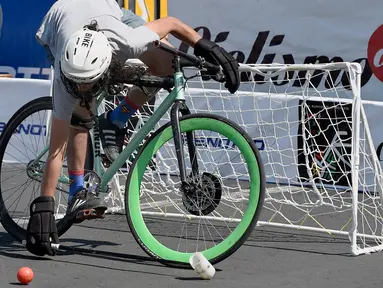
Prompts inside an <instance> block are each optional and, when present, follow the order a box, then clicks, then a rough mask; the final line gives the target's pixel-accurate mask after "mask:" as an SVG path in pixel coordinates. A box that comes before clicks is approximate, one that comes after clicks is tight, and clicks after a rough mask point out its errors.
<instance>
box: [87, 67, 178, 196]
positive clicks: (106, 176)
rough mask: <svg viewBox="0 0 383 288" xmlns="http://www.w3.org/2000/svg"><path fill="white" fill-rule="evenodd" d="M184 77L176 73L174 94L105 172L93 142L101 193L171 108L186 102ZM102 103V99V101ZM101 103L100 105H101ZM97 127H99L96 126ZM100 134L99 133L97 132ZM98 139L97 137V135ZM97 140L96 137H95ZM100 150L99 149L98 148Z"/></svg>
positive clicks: (156, 111)
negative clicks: (180, 102)
mask: <svg viewBox="0 0 383 288" xmlns="http://www.w3.org/2000/svg"><path fill="white" fill-rule="evenodd" d="M184 82H185V81H184V75H183V73H182V72H175V73H174V89H173V90H172V92H171V93H170V94H169V95H168V96H166V98H165V99H164V101H163V102H162V103H161V104H160V105H159V106H158V108H157V109H156V110H155V111H154V112H153V114H152V115H151V116H150V118H149V119H148V121H147V122H146V123H145V124H144V125H143V126H142V127H141V129H140V130H139V131H138V132H137V134H136V135H135V136H134V137H133V138H132V139H131V140H130V142H129V143H128V144H127V146H126V147H125V148H124V149H123V151H122V152H121V153H120V155H119V156H118V158H117V159H116V160H115V161H113V163H112V164H111V165H110V166H109V167H108V168H107V169H106V170H105V171H104V172H103V171H102V169H101V159H100V157H101V155H100V153H99V150H98V151H97V147H95V145H94V144H95V143H96V141H93V149H94V150H93V151H94V163H95V164H96V165H95V171H96V172H97V173H98V174H99V175H100V177H101V187H100V192H101V193H106V192H107V184H108V182H109V181H110V180H111V179H112V178H113V176H114V175H115V174H116V173H117V171H118V169H120V167H121V166H122V165H123V164H124V163H125V162H126V160H127V159H128V158H129V157H130V155H132V154H133V152H134V151H135V150H136V149H137V148H138V146H139V145H140V144H141V142H142V141H143V140H144V139H145V137H146V136H147V135H148V134H149V133H150V132H151V130H152V129H153V127H154V126H155V125H156V124H157V123H158V122H159V121H160V120H161V118H162V116H164V115H165V113H166V112H167V111H168V110H169V108H170V107H171V106H172V105H173V103H174V102H175V101H177V100H181V101H184V100H185V91H184ZM101 101H102V99H101ZM101 101H99V103H98V104H100V103H101ZM96 126H97V125H96ZM97 132H98V131H97ZM95 136H96V138H97V135H95ZM93 138H95V137H93ZM98 149H99V147H98Z"/></svg>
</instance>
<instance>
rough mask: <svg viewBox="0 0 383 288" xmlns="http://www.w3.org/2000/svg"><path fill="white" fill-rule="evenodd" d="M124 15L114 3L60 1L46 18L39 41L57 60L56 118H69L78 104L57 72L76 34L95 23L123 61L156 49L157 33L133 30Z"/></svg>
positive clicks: (54, 88) (54, 97) (39, 32)
mask: <svg viewBox="0 0 383 288" xmlns="http://www.w3.org/2000/svg"><path fill="white" fill-rule="evenodd" d="M122 15H123V13H122V11H121V8H120V6H119V5H118V4H117V2H116V1H115V0H59V1H57V2H56V3H55V4H54V5H53V6H52V7H51V9H50V10H49V11H48V13H47V14H46V15H45V17H44V19H43V21H42V24H41V26H40V28H39V30H38V31H37V33H36V38H37V40H38V42H39V43H40V44H41V45H43V46H48V47H49V50H50V52H51V53H52V56H53V58H54V67H55V73H54V79H53V95H52V96H53V115H55V116H56V117H57V118H59V119H70V117H71V115H72V112H73V111H74V109H75V107H76V105H77V103H78V100H77V99H75V98H73V97H72V96H71V95H70V94H69V93H67V91H66V90H65V87H64V84H63V83H62V82H61V79H60V73H59V72H58V71H56V70H57V69H58V67H59V61H60V58H61V54H62V51H63V49H64V48H65V46H66V43H67V41H68V40H69V38H70V37H71V35H72V34H73V33H74V32H76V31H77V30H79V29H81V28H82V27H84V25H87V24H90V23H91V21H92V20H96V21H97V22H98V25H99V28H100V30H102V31H103V32H104V34H105V35H106V37H107V38H108V39H109V42H110V44H111V46H112V48H113V52H114V54H115V57H117V58H118V60H120V61H122V62H125V61H126V60H128V59H130V58H139V56H140V55H141V54H142V53H144V52H145V51H147V50H148V49H150V48H151V47H153V46H152V42H153V41H155V40H159V39H160V38H159V36H158V34H157V33H154V32H153V31H151V30H150V29H148V28H146V27H145V26H139V27H137V28H132V27H129V26H128V25H125V24H124V23H123V22H121V18H122Z"/></svg>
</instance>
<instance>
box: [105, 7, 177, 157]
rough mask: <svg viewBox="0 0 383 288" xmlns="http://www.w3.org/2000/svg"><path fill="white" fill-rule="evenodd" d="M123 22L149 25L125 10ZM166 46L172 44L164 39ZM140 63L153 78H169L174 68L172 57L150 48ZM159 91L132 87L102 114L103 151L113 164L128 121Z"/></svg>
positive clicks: (130, 24)
mask: <svg viewBox="0 0 383 288" xmlns="http://www.w3.org/2000/svg"><path fill="white" fill-rule="evenodd" d="M123 12H124V16H123V18H122V21H123V23H124V24H125V25H129V26H131V27H133V28H136V27H138V26H141V25H143V24H145V23H146V22H145V21H144V20H143V19H142V18H141V17H139V16H137V15H135V14H134V13H132V12H131V11H129V10H125V9H123ZM163 41H164V42H166V44H168V45H170V43H169V42H167V41H166V40H163ZM140 60H141V61H142V62H143V63H144V64H145V65H147V66H148V72H149V73H151V74H153V75H158V76H166V75H171V74H172V73H173V70H172V67H171V61H172V57H171V55H170V54H168V53H166V52H164V51H162V50H159V49H151V50H150V51H147V52H145V53H144V54H143V55H141V57H140ZM158 90H159V89H155V88H147V87H145V88H144V91H142V90H141V88H139V87H132V88H131V89H130V90H129V92H128V95H127V96H126V97H125V98H124V99H123V100H122V101H121V102H120V103H119V105H118V107H116V108H115V109H114V110H113V111H109V112H107V113H104V114H102V115H100V118H99V123H100V138H101V141H102V145H103V148H104V152H105V154H106V156H107V157H108V159H109V160H110V161H114V160H115V159H116V158H117V157H118V155H119V154H120V152H121V150H122V145H123V142H124V136H125V133H126V129H124V127H125V125H126V123H127V121H128V120H129V119H130V118H131V117H132V116H133V115H134V114H135V113H136V112H137V110H139V109H140V108H141V107H142V106H143V105H144V104H145V103H147V102H148V101H149V100H150V99H151V98H155V95H156V94H157V92H158Z"/></svg>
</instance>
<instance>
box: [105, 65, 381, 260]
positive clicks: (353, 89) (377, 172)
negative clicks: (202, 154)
mask: <svg viewBox="0 0 383 288" xmlns="http://www.w3.org/2000/svg"><path fill="white" fill-rule="evenodd" d="M240 71H241V86H240V88H239V90H238V92H237V93H236V94H235V95H231V94H230V93H228V92H227V90H226V89H225V88H224V87H223V85H222V84H218V83H217V82H215V81H210V80H209V78H208V77H207V76H205V75H200V74H199V75H198V76H197V77H195V78H191V79H190V80H188V81H187V85H186V93H185V95H186V102H187V105H188V107H189V108H190V110H191V112H192V113H196V112H205V113H213V114H218V115H221V116H224V117H227V118H229V119H231V120H233V121H234V122H236V123H237V124H239V125H240V126H241V127H242V128H244V129H245V131H246V132H247V133H249V135H250V136H251V138H252V139H253V141H254V143H255V144H256V146H257V147H258V149H259V151H260V154H261V156H262V160H263V164H264V170H265V174H266V181H267V189H266V199H265V203H264V207H263V210H262V213H261V219H260V221H259V223H258V224H259V225H273V226H279V227H287V228H297V229H308V230H312V231H321V232H325V233H328V234H331V235H336V234H344V235H346V236H348V237H349V239H350V243H351V252H352V253H353V254H354V255H358V254H361V253H368V252H373V251H378V250H381V249H383V243H382V240H383V234H382V233H383V231H382V228H383V218H382V216H383V211H382V207H381V203H382V201H381V200H382V199H381V197H382V193H381V192H382V185H383V182H382V171H381V167H380V163H379V160H378V158H377V155H376V152H375V149H374V143H373V139H372V138H371V134H370V131H369V126H368V121H367V118H366V114H365V112H364V107H363V104H362V101H361V97H360V94H361V91H360V90H361V78H360V77H361V67H360V65H359V64H358V63H327V64H293V65H282V64H270V65H262V64H260V65H257V64H254V65H241V67H240ZM196 73H197V71H196V70H193V69H190V70H188V72H187V75H188V76H191V75H195V74H196ZM166 95H167V93H166V92H165V91H161V92H160V93H159V95H158V97H157V98H156V100H155V102H151V103H150V105H147V106H145V107H144V109H141V110H140V112H139V113H138V114H137V115H136V116H135V117H134V118H133V119H132V121H131V122H130V124H129V125H130V126H129V125H128V131H129V133H128V134H129V135H128V137H127V138H129V137H132V136H134V133H135V131H137V129H139V127H140V125H142V124H144V123H145V119H147V117H150V114H151V113H152V111H153V109H154V110H155V108H156V107H157V105H158V104H160V103H161V101H162V100H163V98H164V97H165V96H166ZM115 100H116V99H114V100H111V102H110V103H109V104H111V105H112V106H113V105H115V103H118V101H117V102H116V101H115ZM112 102H115V103H112ZM107 105H108V104H106V106H107ZM169 120H170V115H169V114H166V115H165V117H164V118H163V119H162V121H161V122H160V123H159V125H158V126H156V127H155V128H154V129H157V128H159V127H160V125H162V124H164V123H166V122H167V121H169ZM128 141H129V139H127V142H128ZM210 144H211V145H212V146H214V145H215V147H214V148H215V149H221V150H222V149H225V147H223V146H224V145H223V144H222V141H221V142H220V144H218V145H217V142H214V141H212V142H210ZM229 153H230V151H229V150H227V154H228V156H227V157H223V158H221V159H220V160H219V161H221V162H224V164H227V165H224V166H225V167H227V169H220V170H219V172H220V173H221V177H223V178H225V179H232V180H233V181H237V182H238V181H241V182H246V181H247V180H248V177H247V174H246V171H242V170H243V169H245V168H246V167H245V168H244V167H243V166H241V167H239V166H238V168H237V165H236V164H235V163H234V162H235V160H233V159H232V158H231V156H230V155H229ZM156 157H157V158H158V159H161V161H160V162H161V163H162V164H161V165H158V166H157V167H156V169H157V170H156V171H157V173H159V174H161V175H165V176H166V175H167V177H165V178H166V179H167V180H166V181H165V182H166V185H165V184H163V185H165V186H166V187H168V189H165V190H166V191H167V190H169V187H175V186H176V182H177V181H179V180H176V179H175V178H173V176H174V175H172V169H169V167H176V166H172V165H177V159H176V158H175V153H174V151H173V152H172V151H163V152H159V153H158V154H157V155H156ZM132 158H133V157H132ZM131 160H132V159H131ZM205 163H206V165H212V162H211V161H209V160H208V159H206V161H205ZM215 164H218V163H215ZM128 166H129V163H127V167H128ZM209 169H210V168H209ZM126 172H127V169H125V170H124V169H121V170H120V174H118V175H116V176H115V181H112V183H111V187H112V190H111V192H110V193H109V194H108V195H107V197H106V199H107V200H108V203H109V205H110V209H109V212H112V213H114V212H122V211H123V210H124V207H123V203H124V202H123V199H124V196H123V194H124V184H125V180H126V175H127V174H126ZM153 179H154V178H153ZM153 181H154V180H153ZM165 182H161V183H165ZM153 185H154V184H153V183H152V185H151V186H150V185H149V186H147V187H146V188H145V187H143V191H142V193H144V194H145V193H147V194H150V198H151V200H152V202H151V203H153V202H155V199H156V195H159V194H160V193H166V192H159V190H157V189H155V188H153ZM246 187H247V186H246V185H242V184H241V185H237V186H235V189H233V187H229V185H228V186H227V187H224V188H225V189H223V190H225V191H223V196H222V197H223V198H224V199H225V201H227V202H228V203H229V202H230V203H234V202H235V203H239V202H246V201H247V199H248V198H247V196H248V190H247V188H246ZM169 203H172V205H174V207H175V209H174V211H176V212H174V213H168V214H166V212H164V210H163V209H159V211H157V212H158V213H160V212H162V213H164V215H165V214H166V215H167V216H169V215H170V214H171V216H174V217H176V216H177V215H178V214H179V215H180V216H182V213H184V212H181V210H180V209H178V208H177V205H179V204H177V203H176V202H175V201H172V200H171V199H169ZM143 205H145V203H143ZM147 205H148V207H151V208H153V207H154V206H156V205H157V204H156V205H154V204H147ZM157 206H158V205H157ZM231 207H239V206H238V205H237V204H236V205H234V206H233V205H232V206H231ZM153 209H154V208H153ZM153 209H152V210H148V213H154V212H153V211H154V210H153ZM235 209H237V208H235ZM237 210H238V212H239V214H236V215H237V216H235V217H234V218H235V219H232V220H233V221H238V220H239V219H240V218H241V213H243V211H241V209H239V208H238V209H237ZM177 211H179V212H177ZM157 212H156V213H157ZM177 213H178V214H177ZM211 217H216V218H217V219H219V218H220V216H219V215H215V216H214V215H211Z"/></svg>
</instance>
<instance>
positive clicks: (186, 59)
mask: <svg viewBox="0 0 383 288" xmlns="http://www.w3.org/2000/svg"><path fill="white" fill-rule="evenodd" d="M153 45H154V47H156V48H158V49H161V50H163V51H165V52H168V53H170V54H172V55H174V56H180V57H181V58H183V59H182V60H181V61H180V63H181V66H182V67H188V66H189V67H196V68H199V69H203V68H205V69H208V70H210V71H213V72H215V73H216V72H219V71H221V67H220V66H218V65H214V64H211V63H209V62H207V61H205V60H204V59H202V58H199V57H196V56H194V55H191V54H187V53H185V52H182V51H180V50H178V49H176V48H174V47H171V46H169V45H167V44H165V43H163V42H161V41H159V40H156V41H154V42H153Z"/></svg>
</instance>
